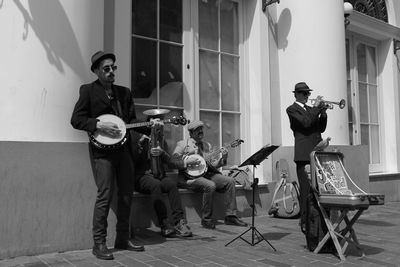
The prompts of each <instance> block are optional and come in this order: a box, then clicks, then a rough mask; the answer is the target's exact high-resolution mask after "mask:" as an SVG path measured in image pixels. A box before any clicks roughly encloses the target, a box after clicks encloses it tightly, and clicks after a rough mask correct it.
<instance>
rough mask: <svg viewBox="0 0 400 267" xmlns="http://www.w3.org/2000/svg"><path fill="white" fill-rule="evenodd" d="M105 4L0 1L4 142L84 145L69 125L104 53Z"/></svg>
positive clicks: (95, 0)
mask: <svg viewBox="0 0 400 267" xmlns="http://www.w3.org/2000/svg"><path fill="white" fill-rule="evenodd" d="M103 17H104V1H99V0H15V1H1V5H0V32H1V42H0V51H2V54H1V57H2V60H1V63H0V80H1V81H2V85H1V87H0V93H1V96H2V97H1V98H0V120H1V122H2V125H3V126H2V127H1V128H2V129H1V132H0V140H2V141H45V142H50V141H61V142H70V141H86V140H87V137H86V136H85V134H83V133H79V132H78V131H76V130H74V129H72V127H71V125H70V123H69V121H70V117H71V112H72V109H73V105H74V104H75V102H76V100H77V97H78V90H79V86H80V85H81V84H82V83H86V82H90V81H92V80H94V79H95V76H94V75H93V74H92V73H91V72H90V57H91V55H92V54H93V53H94V52H95V51H97V50H100V49H103V24H104V23H103Z"/></svg>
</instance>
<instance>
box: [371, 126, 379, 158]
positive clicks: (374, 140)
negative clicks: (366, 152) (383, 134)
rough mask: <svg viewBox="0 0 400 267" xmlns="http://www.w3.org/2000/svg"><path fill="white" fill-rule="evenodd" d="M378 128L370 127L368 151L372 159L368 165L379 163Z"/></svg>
mask: <svg viewBox="0 0 400 267" xmlns="http://www.w3.org/2000/svg"><path fill="white" fill-rule="evenodd" d="M379 147H380V146H379V126H377V125H371V144H370V150H371V155H372V159H371V162H370V163H380V148H379Z"/></svg>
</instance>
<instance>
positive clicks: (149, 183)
mask: <svg viewBox="0 0 400 267" xmlns="http://www.w3.org/2000/svg"><path fill="white" fill-rule="evenodd" d="M159 111H160V110H157V109H155V110H147V111H145V112H144V113H145V114H146V115H148V119H151V118H159V119H162V118H163V116H164V114H165V113H162V112H161V113H160V112H159ZM167 112H168V111H167ZM163 126H164V125H163V124H162V123H158V124H155V125H153V126H152V130H151V133H149V135H150V137H149V136H147V135H143V136H142V137H141V138H140V142H139V149H138V150H139V154H138V155H137V156H136V160H135V168H136V179H135V180H136V181H135V186H136V187H135V188H136V190H137V191H139V192H142V193H145V194H150V195H151V198H152V203H153V207H154V210H155V212H156V214H157V219H158V223H159V226H160V228H161V235H162V236H164V237H173V236H178V237H190V236H192V232H191V231H190V228H189V226H188V225H187V223H186V220H185V214H184V211H183V208H182V204H181V197H180V195H179V190H178V188H177V183H176V180H175V179H171V178H170V177H168V176H167V175H166V172H165V169H166V167H165V165H169V167H170V168H177V166H176V165H174V164H177V165H182V166H183V162H179V161H175V162H174V163H172V162H171V161H170V156H169V154H168V153H167V151H168V146H167V143H166V142H165V141H164V140H163V139H164V138H163ZM152 139H158V140H152ZM152 142H154V143H156V145H154V146H153V145H152ZM163 193H167V195H168V200H169V204H170V207H171V211H172V220H173V223H174V226H172V225H171V223H170V222H169V220H168V214H167V208H166V206H165V203H164V201H163V196H162V194H163Z"/></svg>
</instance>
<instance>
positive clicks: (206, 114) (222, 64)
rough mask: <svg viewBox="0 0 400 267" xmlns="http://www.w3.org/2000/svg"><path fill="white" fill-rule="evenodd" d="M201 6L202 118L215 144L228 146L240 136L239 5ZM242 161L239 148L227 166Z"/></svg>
mask: <svg viewBox="0 0 400 267" xmlns="http://www.w3.org/2000/svg"><path fill="white" fill-rule="evenodd" d="M198 3H199V43H198V53H199V100H200V101H199V102H200V103H199V106H200V110H199V113H200V119H201V120H202V121H203V122H204V123H205V125H206V128H207V139H208V141H210V142H211V143H212V144H215V145H217V146H221V144H224V145H225V144H229V143H230V142H231V141H233V140H235V139H237V138H239V137H240V87H239V59H240V57H239V25H238V24H239V21H238V3H237V2H233V1H217V0H207V1H204V0H203V1H198ZM238 162H240V148H237V149H235V150H233V151H231V152H230V154H229V157H228V165H233V164H237V163H238Z"/></svg>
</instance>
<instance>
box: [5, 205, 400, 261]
mask: <svg viewBox="0 0 400 267" xmlns="http://www.w3.org/2000/svg"><path fill="white" fill-rule="evenodd" d="M243 220H244V221H246V222H248V223H251V217H247V218H243ZM190 226H191V229H192V231H193V237H190V238H163V237H161V236H160V234H159V229H158V228H156V227H154V228H148V229H140V230H139V231H138V233H137V234H136V239H137V241H138V242H140V243H142V244H144V246H145V251H144V252H132V251H123V250H117V251H114V257H115V259H114V260H111V261H104V260H99V259H97V258H95V257H94V256H93V255H92V251H91V248H88V249H86V250H79V251H65V252H60V253H49V254H43V255H35V256H22V257H16V258H12V259H3V260H0V267H14V266H15V267H17V266H18V267H48V266H57V267H62V266H65V267H71V266H73V267H86V266H95V267H99V266H104V267H119V266H124V267H126V266H129V267H130V266H132V267H136V266H139V267H140V266H155V267H158V266H160V267H161V266H162V267H164V266H166V267H167V266H168V267H170V266H175V267H176V266H178V267H186V266H187V267H192V266H202V267H205V266H210V267H211V266H218V267H221V266H229V267H241V266H249V267H258V266H275V267H289V266H300V267H301V266H318V267H323V266H330V267H331V266H346V267H352V266H354V267H361V266H362V267H364V266H367V267H374V266H386V267H396V266H400V203H398V202H391V203H385V205H383V206H370V207H369V209H368V210H366V211H365V212H364V213H363V215H361V217H360V219H359V220H358V221H357V222H356V223H355V225H354V230H355V232H356V234H357V237H358V239H359V242H360V246H361V248H362V249H363V250H364V253H365V256H364V257H362V255H361V253H360V251H359V250H358V249H356V248H355V247H352V245H349V248H348V250H347V251H346V260H345V261H340V259H339V258H338V257H337V256H336V255H335V254H329V253H321V254H316V253H313V252H310V251H308V250H307V249H306V246H305V245H306V243H305V242H306V241H305V237H304V235H303V234H302V233H301V232H300V229H299V222H298V219H278V218H274V217H270V216H256V217H255V223H254V227H255V228H256V229H257V231H259V232H260V233H261V235H262V236H263V237H264V239H265V240H263V239H260V238H258V237H257V236H256V235H255V236H254V242H253V244H254V245H251V244H252V230H251V229H250V230H249V231H247V232H246V233H245V231H246V230H248V229H249V228H248V227H236V226H228V225H225V224H223V223H222V222H221V221H220V222H219V223H218V224H217V229H216V230H209V229H204V228H203V227H202V226H201V225H200V223H192V224H190ZM243 233H244V234H243ZM242 234H243V235H242ZM239 235H241V238H237V237H238V236H239ZM235 238H236V239H235ZM232 240H233V242H231V243H230V244H229V245H227V243H228V242H230V241H232ZM246 240H247V242H246ZM267 241H268V242H269V243H268V242H267ZM249 243H250V244H249ZM271 245H272V246H273V247H274V248H276V251H274V250H273V248H272V247H271Z"/></svg>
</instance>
